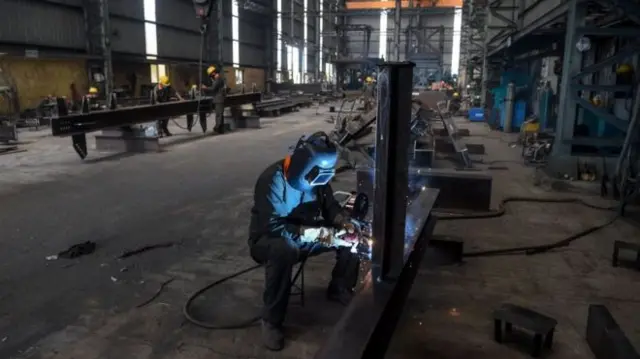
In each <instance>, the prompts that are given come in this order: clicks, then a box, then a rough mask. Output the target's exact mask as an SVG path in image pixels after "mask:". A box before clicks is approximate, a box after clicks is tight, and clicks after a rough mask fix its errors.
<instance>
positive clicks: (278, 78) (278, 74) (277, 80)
mask: <svg viewBox="0 0 640 359" xmlns="http://www.w3.org/2000/svg"><path fill="white" fill-rule="evenodd" d="M276 82H277V83H282V72H281V71H278V72H276Z"/></svg>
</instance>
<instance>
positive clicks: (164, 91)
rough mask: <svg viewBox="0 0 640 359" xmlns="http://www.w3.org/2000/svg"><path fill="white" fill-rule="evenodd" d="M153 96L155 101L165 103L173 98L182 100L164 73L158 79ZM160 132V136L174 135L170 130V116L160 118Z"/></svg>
mask: <svg viewBox="0 0 640 359" xmlns="http://www.w3.org/2000/svg"><path fill="white" fill-rule="evenodd" d="M151 96H153V99H154V100H155V102H158V103H163V102H169V101H171V100H172V99H174V98H176V99H178V100H180V101H182V96H180V94H179V93H178V92H177V91H176V90H175V89H174V88H173V86H171V83H170V82H169V77H168V76H165V75H162V76H160V79H159V81H158V84H157V85H156V86H155V87H154V88H153V91H152V92H151ZM157 126H158V133H159V134H160V136H166V137H169V136H172V134H171V132H169V118H161V119H159V120H158V124H157Z"/></svg>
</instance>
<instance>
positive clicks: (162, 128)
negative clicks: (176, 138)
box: [158, 118, 171, 136]
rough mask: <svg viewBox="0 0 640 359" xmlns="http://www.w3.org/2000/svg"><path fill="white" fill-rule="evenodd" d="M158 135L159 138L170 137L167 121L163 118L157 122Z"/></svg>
mask: <svg viewBox="0 0 640 359" xmlns="http://www.w3.org/2000/svg"><path fill="white" fill-rule="evenodd" d="M158 134H159V135H160V136H171V132H169V119H168V118H163V119H160V120H158Z"/></svg>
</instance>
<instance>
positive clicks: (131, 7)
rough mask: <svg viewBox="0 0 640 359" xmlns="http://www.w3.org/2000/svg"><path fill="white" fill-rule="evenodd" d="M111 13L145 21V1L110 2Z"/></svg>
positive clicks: (122, 0)
mask: <svg viewBox="0 0 640 359" xmlns="http://www.w3.org/2000/svg"><path fill="white" fill-rule="evenodd" d="M70 1H76V0H70ZM160 1H162V0H156V3H158V2H160ZM78 2H79V3H80V4H81V3H82V0H78ZM109 13H110V14H113V15H120V16H126V17H128V18H133V19H138V20H144V3H143V0H111V1H109Z"/></svg>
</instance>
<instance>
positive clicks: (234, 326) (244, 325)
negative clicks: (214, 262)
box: [182, 246, 314, 330]
mask: <svg viewBox="0 0 640 359" xmlns="http://www.w3.org/2000/svg"><path fill="white" fill-rule="evenodd" d="M313 249H314V247H313V246H312V247H311V249H309V251H308V252H307V254H306V255H305V256H304V257H303V258H302V260H301V261H300V264H299V265H300V266H304V265H305V263H306V262H307V259H309V254H311V252H312V250H313ZM262 267H264V264H256V265H254V266H252V267H249V268H246V269H243V270H241V271H239V272H236V273H233V274H231V275H228V276H226V277H223V278H220V279H218V280H217V281H215V282H213V283H210V284H207V285H206V286H204V287H202V288H200V289H198V290H197V291H196V292H195V293H193V294H192V295H191V296H190V297H189V298H188V299H187V301H186V302H185V303H184V306H183V307H182V314H183V315H184V317H185V319H186V320H187V321H189V322H190V323H191V324H193V325H196V326H198V327H201V328H205V329H217V330H234V329H244V328H248V327H251V326H253V325H255V324H256V323H257V322H259V321H260V320H261V319H262V315H256V316H254V317H252V318H249V319H247V320H244V321H242V322H239V323H233V324H226V325H220V324H216V323H212V322H207V321H204V320H201V319H198V318H196V317H194V316H193V314H192V313H191V311H190V309H191V305H192V304H193V302H194V301H195V300H196V299H197V298H199V297H200V296H202V295H203V294H204V293H205V292H207V291H208V290H210V289H212V288H214V287H216V286H219V285H221V284H223V283H225V282H227V281H229V280H231V279H234V278H237V277H239V276H241V275H243V274H247V273H250V272H253V271H254V270H257V269H259V268H262ZM301 273H302V271H301V270H298V272H297V273H296V275H295V276H294V277H293V279H292V280H291V284H290V286H291V287H293V286H294V285H295V284H296V280H297V279H298V277H299V276H300V274H301Z"/></svg>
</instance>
